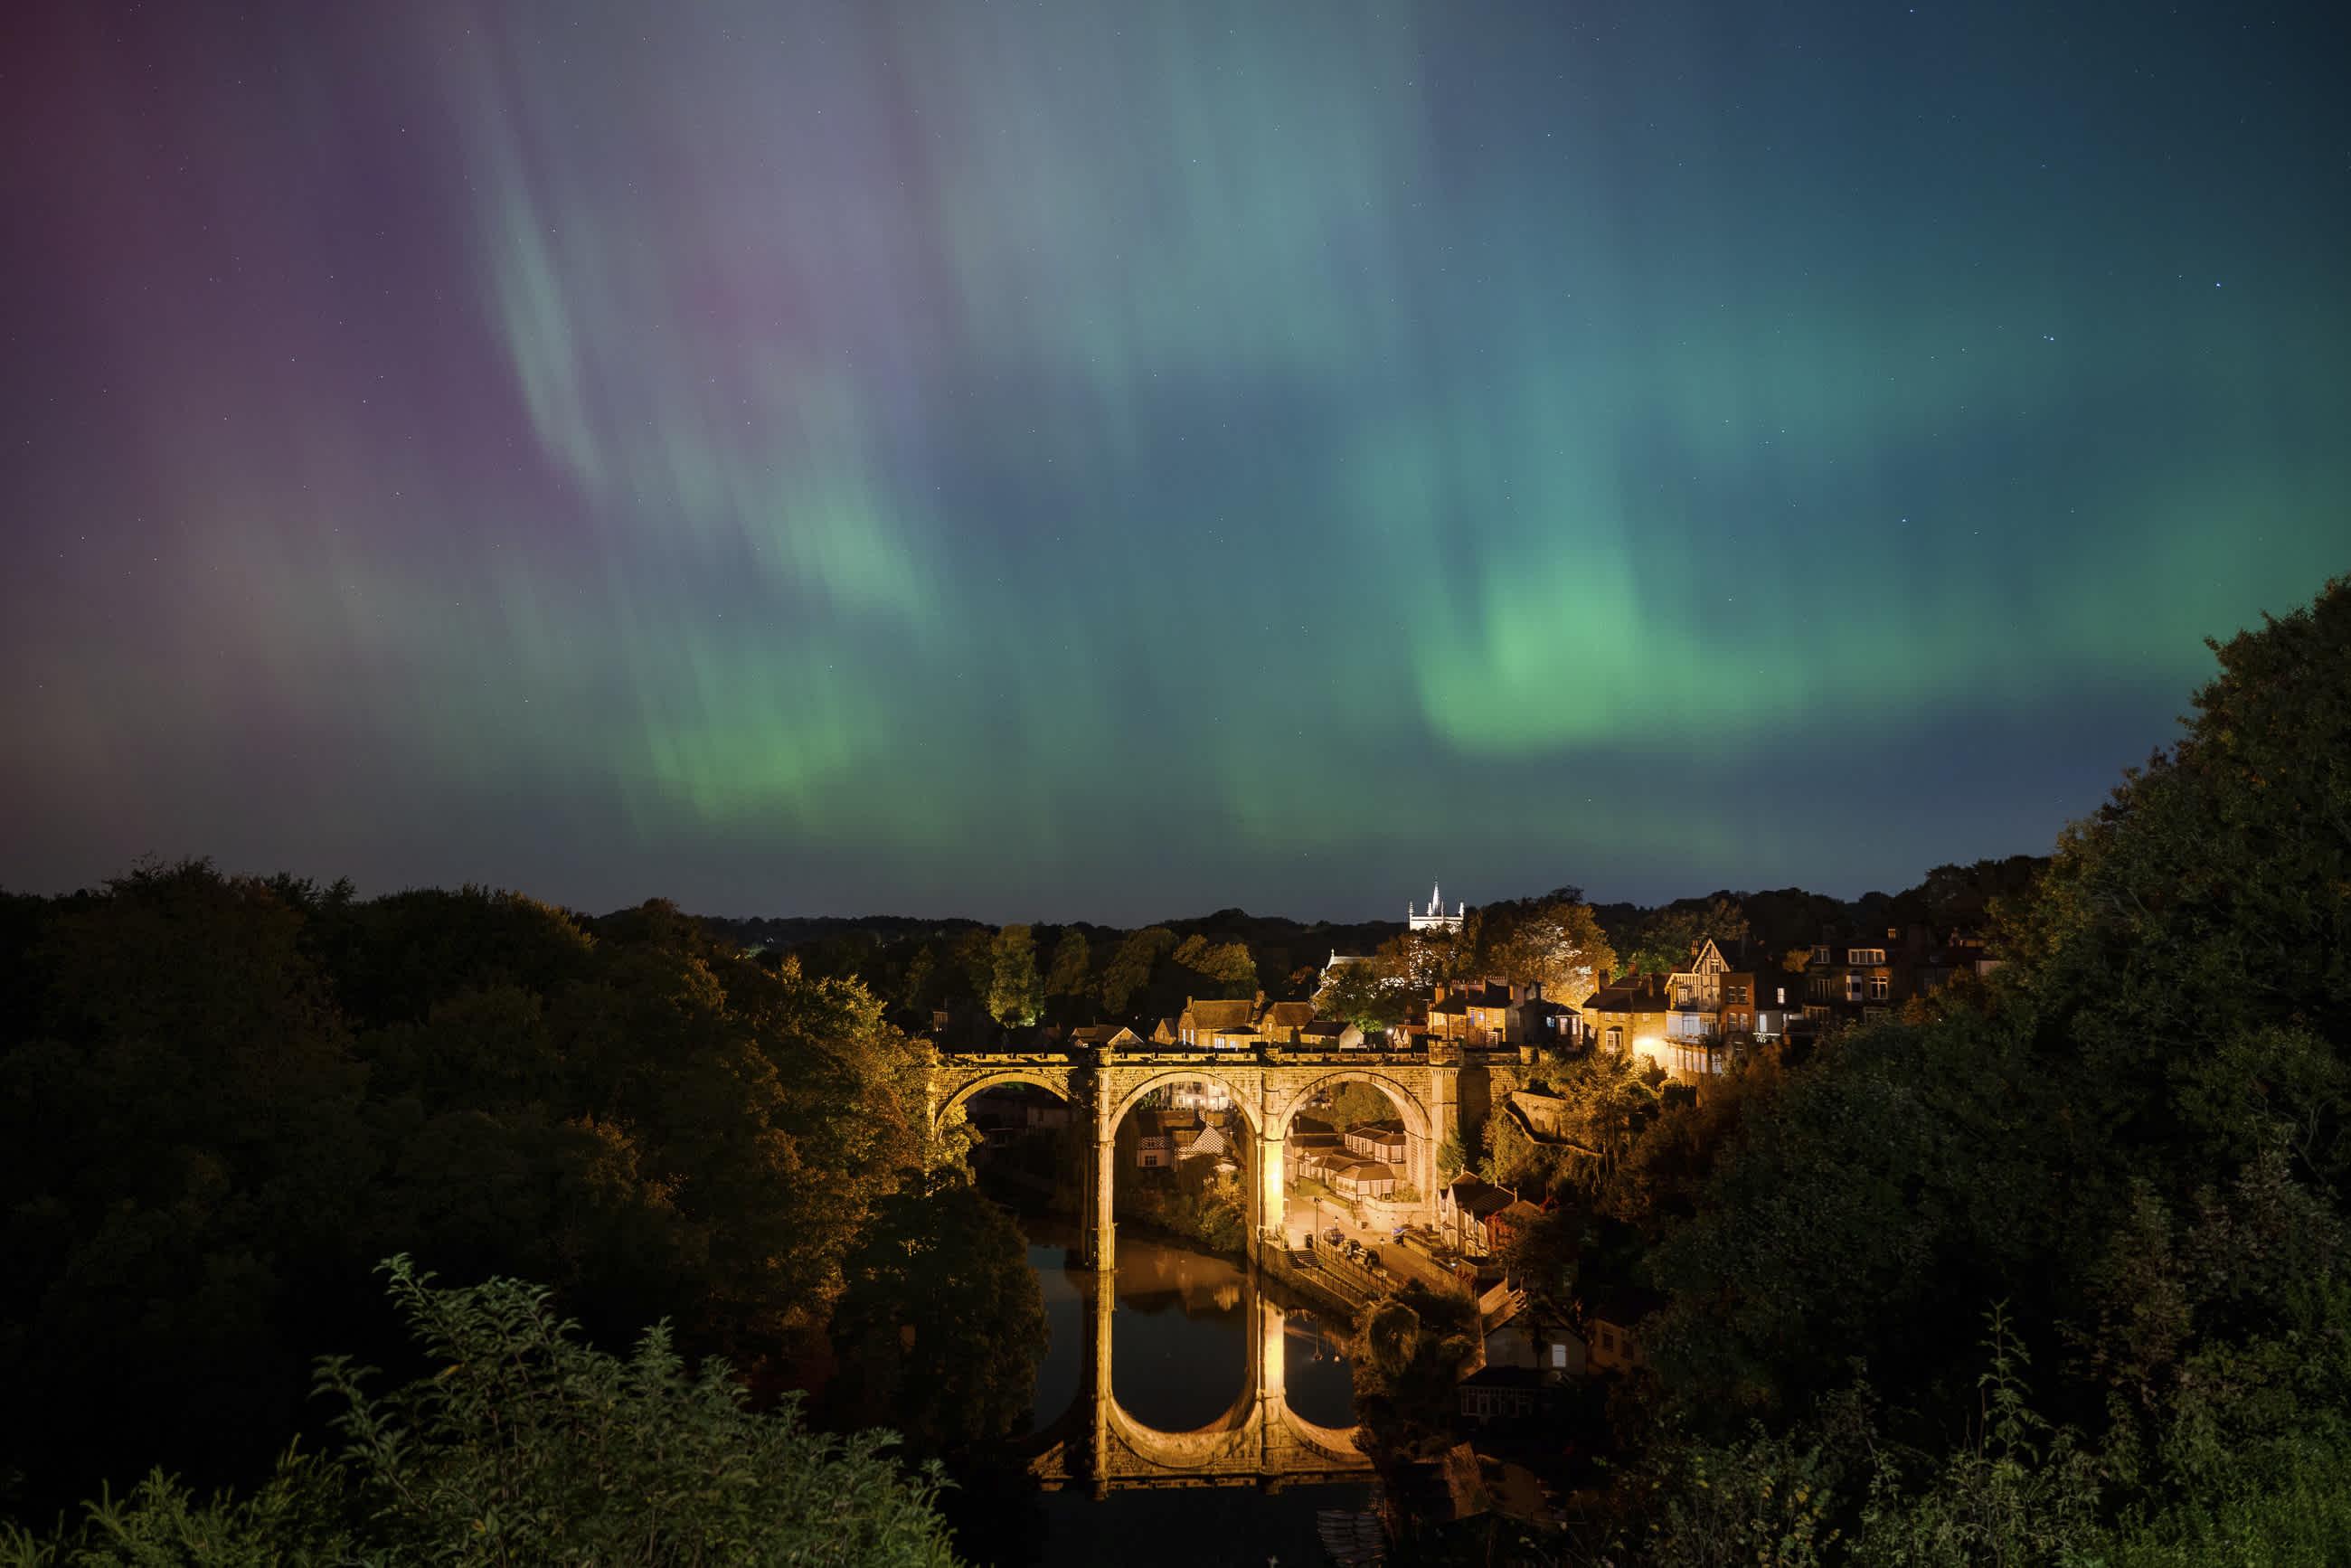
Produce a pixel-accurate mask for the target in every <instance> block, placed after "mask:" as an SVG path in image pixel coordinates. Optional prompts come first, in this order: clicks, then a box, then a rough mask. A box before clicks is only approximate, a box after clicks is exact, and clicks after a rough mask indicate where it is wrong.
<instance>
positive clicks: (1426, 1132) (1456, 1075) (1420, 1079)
mask: <svg viewBox="0 0 2351 1568" xmlns="http://www.w3.org/2000/svg"><path fill="white" fill-rule="evenodd" d="M1531 1054H1532V1053H1531V1051H1530V1052H1524V1053H1522V1052H1521V1051H1520V1048H1518V1047H1515V1046H1513V1047H1508V1048H1504V1049H1499V1050H1493V1051H1481V1050H1477V1049H1474V1048H1473V1049H1469V1050H1464V1049H1462V1048H1460V1047H1458V1046H1455V1045H1451V1044H1447V1043H1443V1042H1436V1043H1432V1044H1430V1045H1429V1046H1428V1047H1427V1048H1426V1050H1422V1051H1329V1052H1311V1053H1308V1052H1301V1051H1294V1050H1290V1049H1286V1048H1284V1047H1281V1046H1278V1045H1265V1046H1261V1047H1259V1049H1258V1050H1257V1051H1249V1052H1244V1051H1150V1050H1144V1051H1111V1050H1107V1049H1080V1050H1077V1051H1037V1052H1029V1053H1011V1052H1001V1053H998V1052H991V1053H987V1054H969V1053H960V1052H946V1051H942V1052H941V1053H940V1054H939V1056H938V1059H937V1061H936V1062H935V1065H934V1066H933V1068H932V1071H931V1083H930V1111H931V1116H932V1119H933V1121H934V1124H938V1123H942V1122H944V1121H945V1120H946V1117H947V1116H949V1115H950V1114H952V1113H954V1112H955V1111H956V1109H957V1108H958V1107H960V1106H961V1105H962V1104H963V1103H964V1102H965V1101H967V1100H968V1099H970V1098H971V1096H972V1095H974V1094H976V1093H977V1092H979V1091H981V1090H983V1089H986V1088H989V1087H991V1086H992V1085H995V1084H999V1083H1030V1084H1036V1085H1038V1086H1040V1087H1041V1088H1045V1089H1049V1090H1051V1091H1052V1092H1054V1093H1056V1094H1059V1095H1060V1096H1061V1098H1062V1099H1064V1100H1066V1101H1068V1102H1069V1103H1070V1105H1071V1110H1072V1112H1073V1114H1072V1115H1071V1132H1072V1134H1073V1135H1075V1136H1078V1137H1080V1138H1081V1139H1089V1140H1091V1143H1092V1157H1091V1158H1088V1159H1086V1160H1084V1161H1083V1168H1084V1171H1085V1199H1086V1201H1085V1209H1086V1213H1085V1216H1084V1246H1083V1248H1082V1249H1081V1256H1082V1258H1083V1260H1084V1261H1085V1263H1087V1264H1088V1265H1089V1266H1091V1267H1092V1268H1096V1269H1103V1270H1107V1269H1111V1268H1113V1267H1114V1266H1115V1261H1116V1258H1117V1239H1116V1237H1117V1229H1116V1226H1115V1224H1114V1223H1113V1218H1112V1216H1111V1192H1112V1172H1113V1160H1114V1158H1115V1145H1116V1140H1117V1136H1118V1127H1119V1124H1120V1123H1121V1122H1122V1121H1123V1120H1124V1119H1125V1117H1126V1113H1128V1112H1129V1111H1131V1110H1133V1109H1134V1106H1135V1105H1136V1104H1137V1103H1140V1102H1141V1101H1142V1099H1143V1097H1144V1095H1146V1094H1148V1093H1150V1092H1152V1091H1153V1090H1155V1089H1158V1088H1160V1087H1162V1086H1164V1085H1167V1084H1175V1083H1213V1084H1216V1085H1218V1086H1220V1087H1221V1088H1223V1089H1224V1091H1225V1092H1227V1093H1228V1095H1230V1096H1231V1097H1232V1102H1233V1106H1234V1109H1235V1110H1236V1111H1237V1112H1238V1113H1239V1115H1240V1118H1241V1120H1242V1121H1243V1122H1244V1123H1245V1124H1246V1125H1247V1128H1248V1133H1247V1136H1246V1139H1245V1140H1244V1142H1245V1143H1246V1144H1249V1145H1254V1146H1253V1147H1244V1148H1241V1149H1238V1150H1237V1151H1236V1152H1237V1155H1238V1157H1239V1158H1240V1159H1241V1161H1242V1164H1243V1165H1244V1166H1245V1168H1247V1170H1248V1171H1249V1205H1250V1219H1251V1228H1252V1231H1253V1234H1254V1236H1255V1238H1256V1239H1257V1241H1258V1243H1259V1245H1260V1246H1263V1245H1269V1244H1270V1245H1272V1246H1277V1247H1279V1246H1282V1245H1284V1244H1285V1242H1284V1234H1285V1233H1284V1225H1283V1221H1284V1218H1285V1203H1284V1197H1283V1188H1284V1185H1285V1184H1284V1181H1283V1176H1282V1157H1281V1154H1282V1141H1283V1140H1284V1139H1285V1138H1286V1137H1287V1136H1288V1135H1289V1133H1290V1122H1291V1120H1292V1119H1293V1118H1294V1117H1295V1116H1296V1115H1297V1114H1298V1113H1299V1112H1300V1111H1301V1110H1303V1109H1305V1108H1306V1105H1307V1103H1308V1102H1309V1100H1311V1098H1312V1097H1313V1095H1314V1094H1315V1092H1317V1091H1319V1090H1322V1089H1327V1088H1329V1087H1331V1086H1332V1085H1333V1084H1337V1083H1341V1082H1357V1083H1368V1084H1370V1085H1371V1086H1372V1087H1373V1088H1374V1089H1377V1090H1378V1091H1380V1092H1381V1093H1383V1094H1384V1095H1385V1096H1386V1097H1387V1098H1388V1100H1389V1101H1390V1102H1391V1103H1393V1104H1394V1105H1395V1108H1396V1113H1397V1115H1398V1116H1399V1117H1400V1118H1401V1119H1402V1120H1403V1122H1404V1128H1405V1138H1406V1147H1407V1154H1406V1156H1405V1169H1404V1171H1403V1172H1402V1173H1401V1174H1402V1176H1404V1179H1405V1180H1407V1181H1409V1182H1410V1183H1411V1184H1412V1185H1413V1186H1414V1188H1415V1189H1416V1190H1417V1191H1418V1192H1419V1194H1420V1199H1419V1216H1418V1217H1419V1218H1421V1219H1422V1220H1424V1221H1426V1222H1433V1221H1434V1220H1435V1219H1436V1218H1437V1187H1438V1186H1439V1183H1438V1181H1437V1148H1438V1145H1441V1144H1443V1143H1444V1141H1445V1139H1446V1137H1447V1134H1453V1133H1458V1132H1459V1131H1460V1130H1461V1128H1462V1126H1463V1125H1464V1124H1465V1123H1466V1124H1470V1125H1475V1124H1478V1123H1480V1122H1482V1121H1484V1120H1485V1118H1486V1116H1487V1114H1488V1113H1489V1110H1490V1108H1491V1107H1492V1105H1493V1104H1494V1103H1496V1102H1497V1101H1499V1099H1500V1098H1501V1097H1502V1096H1503V1095H1505V1094H1506V1093H1507V1092H1509V1091H1510V1090H1512V1089H1519V1088H1523V1087H1524V1086H1525V1072H1526V1070H1527V1065H1528V1063H1529V1062H1530V1061H1531Z"/></svg>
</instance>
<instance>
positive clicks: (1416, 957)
mask: <svg viewBox="0 0 2351 1568" xmlns="http://www.w3.org/2000/svg"><path fill="white" fill-rule="evenodd" d="M1377 956H1378V959H1379V962H1380V965H1381V967H1383V969H1384V972H1385V973H1386V974H1388V975H1390V976H1392V977H1396V978H1398V979H1400V980H1402V981H1403V982H1404V984H1405V985H1406V986H1408V987H1411V988H1414V989H1416V990H1426V989H1427V988H1429V987H1431V986H1437V985H1451V984H1454V983H1455V982H1457V981H1460V980H1466V979H1469V978H1471V977H1473V976H1474V975H1475V974H1476V973H1477V969H1478V949H1477V944H1476V941H1475V939H1474V937H1472V936H1469V935H1468V934H1467V933H1459V932H1452V931H1441V930H1439V931H1407V932H1405V934H1404V935H1403V936H1393V937H1390V938H1389V939H1388V940H1387V941H1385V942H1383V943H1381V944H1380V950H1379V953H1378V955H1377Z"/></svg>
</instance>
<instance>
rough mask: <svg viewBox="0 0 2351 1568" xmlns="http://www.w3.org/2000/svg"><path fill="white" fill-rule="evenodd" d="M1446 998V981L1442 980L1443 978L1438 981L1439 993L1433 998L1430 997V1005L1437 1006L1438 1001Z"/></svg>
mask: <svg viewBox="0 0 2351 1568" xmlns="http://www.w3.org/2000/svg"><path fill="white" fill-rule="evenodd" d="M1444 999H1445V982H1444V981H1442V980H1439V981H1437V995H1436V996H1435V997H1433V998H1430V1005H1431V1006H1432V1007H1433V1006H1435V1005H1436V1004H1437V1002H1441V1001H1443V1000H1444Z"/></svg>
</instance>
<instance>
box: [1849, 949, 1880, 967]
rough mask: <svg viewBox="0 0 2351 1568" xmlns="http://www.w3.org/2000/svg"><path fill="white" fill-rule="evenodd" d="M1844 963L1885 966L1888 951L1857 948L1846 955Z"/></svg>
mask: <svg viewBox="0 0 2351 1568" xmlns="http://www.w3.org/2000/svg"><path fill="white" fill-rule="evenodd" d="M1844 961H1845V962H1846V963H1848V964H1883V963H1884V962H1886V949H1885V948H1883V947H1855V948H1853V949H1851V950H1850V951H1848V952H1847V953H1846V954H1845V958H1844Z"/></svg>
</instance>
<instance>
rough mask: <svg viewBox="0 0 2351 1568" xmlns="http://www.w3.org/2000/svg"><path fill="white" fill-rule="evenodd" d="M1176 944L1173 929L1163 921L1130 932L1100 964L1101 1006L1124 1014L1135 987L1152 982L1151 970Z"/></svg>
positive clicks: (1115, 1014)
mask: <svg viewBox="0 0 2351 1568" xmlns="http://www.w3.org/2000/svg"><path fill="white" fill-rule="evenodd" d="M1174 950H1175V933H1174V932H1173V931H1170V930H1168V929H1167V928H1166V927H1165V925H1150V926H1145V927H1144V929H1142V930H1140V931H1137V932H1134V933H1132V934H1131V935H1129V936H1128V937H1127V938H1126V940H1125V941H1123V942H1122V943H1120V944H1119V946H1118V952H1117V953H1116V954H1115V955H1114V956H1113V957H1112V958H1111V961H1110V962H1109V963H1108V964H1106V965H1104V966H1103V967H1102V1010H1103V1011H1104V1012H1106V1013H1108V1014H1110V1015H1111V1016H1112V1017H1113V1018H1123V1017H1124V1016H1125V1015H1126V1009H1127V1004H1128V1003H1129V1002H1131V1001H1133V1000H1134V994H1135V993H1136V992H1137V991H1140V990H1142V989H1143V988H1144V987H1146V986H1148V985H1150V984H1151V972H1152V970H1153V969H1155V968H1156V967H1158V965H1159V960H1160V959H1162V958H1164V957H1165V956H1167V955H1168V954H1169V953H1171V952H1173V951H1174Z"/></svg>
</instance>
